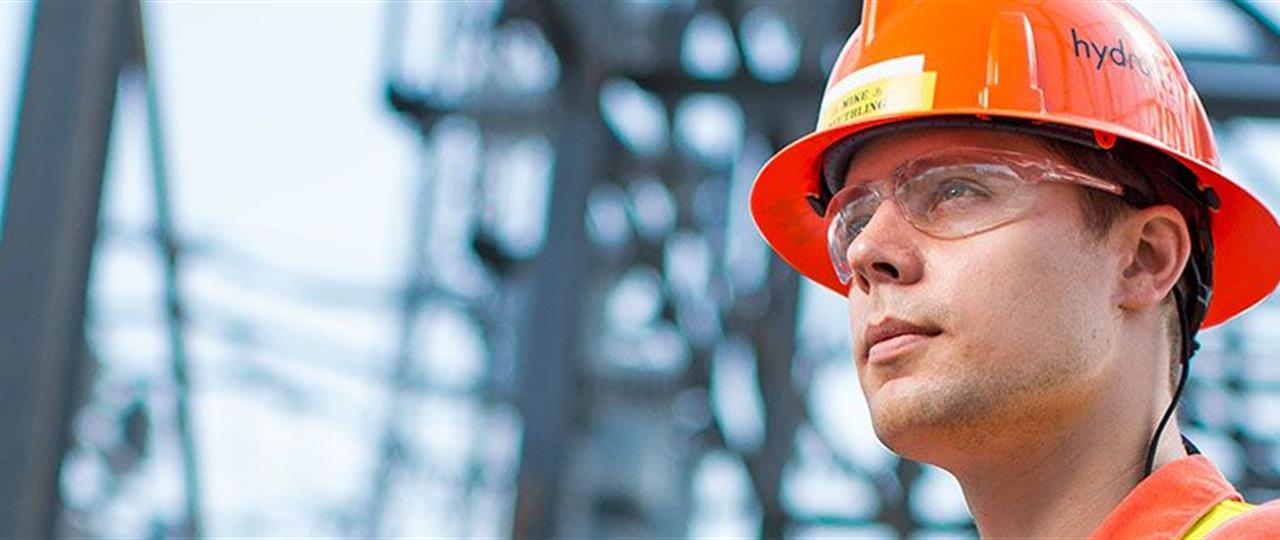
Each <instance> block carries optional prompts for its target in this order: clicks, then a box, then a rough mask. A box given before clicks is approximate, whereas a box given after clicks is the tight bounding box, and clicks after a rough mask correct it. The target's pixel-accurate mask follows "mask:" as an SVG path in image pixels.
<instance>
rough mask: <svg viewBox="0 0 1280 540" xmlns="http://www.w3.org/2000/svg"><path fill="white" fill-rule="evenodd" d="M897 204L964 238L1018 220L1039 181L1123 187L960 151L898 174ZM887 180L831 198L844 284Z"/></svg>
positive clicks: (1014, 156)
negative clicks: (856, 245) (851, 254)
mask: <svg viewBox="0 0 1280 540" xmlns="http://www.w3.org/2000/svg"><path fill="white" fill-rule="evenodd" d="M892 180H893V182H894V187H893V189H892V192H893V196H892V198H891V199H892V201H893V202H894V203H895V204H897V205H898V209H899V210H900V212H901V213H902V215H903V217H904V218H905V219H906V220H907V221H908V222H909V223H911V225H912V226H914V227H915V228H916V229H917V230H919V231H921V232H923V233H926V234H929V235H931V236H934V237H937V238H961V237H964V236H969V235H972V234H977V233H980V232H983V231H986V230H990V229H992V228H995V227H998V226H1000V225H1003V224H1005V223H1008V222H1010V221H1013V220H1015V219H1017V218H1018V217H1020V216H1021V215H1022V214H1023V213H1025V212H1026V211H1027V210H1028V209H1030V208H1031V206H1032V205H1033V204H1034V203H1035V190H1034V187H1033V186H1034V185H1035V184H1038V183H1041V182H1046V181H1055V182H1065V183H1073V184H1079V185H1083V186H1086V187H1090V188H1094V189H1100V190H1103V191H1107V192H1109V193H1113V194H1116V195H1119V194H1121V193H1122V192H1123V188H1122V187H1120V186H1119V185H1118V184H1115V183H1112V182H1108V181H1105V180H1101V179H1098V178H1094V177H1092V176H1088V175H1085V174H1083V173H1080V172H1078V171H1074V170H1071V169H1068V168H1065V167H1062V166H1059V165H1057V164H1055V163H1054V162H1053V161H1051V160H1049V159H1047V158H1041V157H1035V156H1029V155H1025V154H1021V153H1016V152H1008V151H1003V150H989V149H976V148H960V149H954V150H944V151H942V152H939V153H935V154H929V155H925V156H921V157H919V158H916V159H914V160H912V161H909V162H907V163H904V164H903V165H902V166H900V167H898V168H897V169H895V170H894V171H893V173H892ZM882 184H883V182H873V183H868V182H857V183H856V184H855V185H851V186H849V187H847V188H845V189H843V190H841V191H840V193H838V194H836V196H835V197H834V198H833V199H832V200H831V205H830V212H829V213H828V216H829V219H830V222H829V224H828V226H827V227H828V228H827V248H828V251H829V253H830V256H831V263H832V265H833V266H834V267H835V271H836V276H837V277H839V278H840V282H841V283H844V284H848V283H849V281H850V280H851V279H852V278H853V269H852V267H851V266H850V264H849V256H848V254H849V247H850V246H851V245H852V244H853V241H854V239H855V238H857V237H858V235H859V234H860V233H862V230H863V229H864V228H866V226H867V224H868V223H870V222H871V218H872V217H873V216H874V215H875V213H876V211H877V210H878V209H879V208H880V203H882V202H884V201H885V199H886V197H884V196H883V195H882V194H881V191H887V190H885V189H884V188H883V187H881V185H882Z"/></svg>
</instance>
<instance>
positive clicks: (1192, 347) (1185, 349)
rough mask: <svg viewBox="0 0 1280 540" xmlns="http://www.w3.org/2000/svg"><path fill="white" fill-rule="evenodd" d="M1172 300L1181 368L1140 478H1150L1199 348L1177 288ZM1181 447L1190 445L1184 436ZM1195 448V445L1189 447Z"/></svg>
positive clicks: (1148, 450) (1153, 436)
mask: <svg viewBox="0 0 1280 540" xmlns="http://www.w3.org/2000/svg"><path fill="white" fill-rule="evenodd" d="M1173 296H1174V300H1175V302H1176V303H1177V306H1176V307H1177V309H1178V324H1179V325H1180V326H1182V350H1181V351H1180V356H1181V357H1182V359H1181V364H1182V365H1181V366H1179V367H1180V369H1179V373H1178V387H1177V388H1175V389H1174V391H1173V399H1171V400H1169V407H1168V408H1166V409H1165V410H1164V416H1163V417H1161V418H1160V424H1158V425H1157V426H1156V432H1155V434H1153V435H1152V436H1151V444H1149V445H1147V461H1146V466H1145V467H1143V469H1142V477H1143V478H1146V477H1148V476H1151V468H1152V467H1153V466H1154V465H1155V461H1156V447H1157V446H1158V445H1159V444H1160V434H1161V433H1163V432H1164V426H1165V424H1168V423H1169V418H1170V417H1172V416H1173V411H1174V409H1176V408H1177V407H1178V399H1179V398H1180V397H1182V389H1183V388H1184V387H1185V386H1186V385H1187V375H1188V374H1190V373H1191V355H1193V354H1195V352H1196V349H1198V348H1200V344H1199V343H1196V341H1195V338H1193V337H1190V334H1189V333H1188V332H1189V329H1188V328H1187V315H1186V310H1185V309H1183V303H1182V302H1183V296H1182V292H1181V291H1179V290H1178V288H1177V287H1174V289H1173ZM1182 440H1183V446H1184V447H1186V445H1188V444H1190V443H1191V441H1190V440H1189V439H1187V438H1186V437H1185V436H1184V437H1183V438H1182ZM1191 448H1195V445H1191Z"/></svg>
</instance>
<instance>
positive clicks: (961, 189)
mask: <svg viewBox="0 0 1280 540" xmlns="http://www.w3.org/2000/svg"><path fill="white" fill-rule="evenodd" d="M984 195H986V193H985V192H984V191H983V190H981V189H979V188H978V187H977V186H975V185H974V184H973V181H971V180H968V179H964V178H953V179H950V180H947V181H946V182H943V183H942V185H941V186H940V187H939V189H938V202H944V201H949V200H953V199H959V198H962V197H981V196H984Z"/></svg>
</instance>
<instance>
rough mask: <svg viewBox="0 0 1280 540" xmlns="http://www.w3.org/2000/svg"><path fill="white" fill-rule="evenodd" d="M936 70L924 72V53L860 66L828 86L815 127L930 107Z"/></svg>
mask: <svg viewBox="0 0 1280 540" xmlns="http://www.w3.org/2000/svg"><path fill="white" fill-rule="evenodd" d="M937 78H938V74H937V72H933V71H929V72H926V71H924V56H923V55H915V56H904V57H902V58H894V59H891V60H885V61H883V62H878V63H875V64H872V65H870V66H867V67H864V68H862V69H859V70H857V71H854V72H853V73H850V74H849V75H846V76H845V77H844V78H843V79H840V82H838V83H836V84H834V85H832V86H831V88H830V89H828V90H827V93H826V95H825V96H823V99H822V107H821V109H820V110H821V113H820V115H819V117H818V130H819V131H821V130H824V129H830V128H833V127H837V126H843V125H845V124H849V123H850V122H853V121H854V120H858V119H860V118H865V117H868V116H874V115H880V114H889V113H898V112H908V111H923V110H929V109H932V108H933V91H934V87H935V86H936V84H937Z"/></svg>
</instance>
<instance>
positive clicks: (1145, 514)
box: [1090, 455, 1241, 540]
mask: <svg viewBox="0 0 1280 540" xmlns="http://www.w3.org/2000/svg"><path fill="white" fill-rule="evenodd" d="M1227 499H1233V500H1237V501H1239V500H1241V497H1240V493H1239V492H1237V491H1236V489H1235V488H1234V487H1232V486H1231V484H1230V483H1229V482H1227V480H1226V479H1225V478H1223V477H1222V473H1220V472H1218V468H1217V467H1214V465H1213V463H1212V462H1210V461H1209V460H1208V458H1206V457H1204V456H1201V455H1194V456H1187V457H1184V458H1179V459H1176V460H1174V461H1173V462H1171V463H1169V464H1167V465H1165V466H1163V467H1160V468H1159V469H1157V470H1156V471H1155V472H1154V473H1152V474H1151V476H1148V477H1147V478H1146V479H1144V480H1143V481H1142V482H1139V483H1138V485H1137V487H1135V488H1133V491H1130V492H1129V494H1128V495H1126V496H1125V498H1124V499H1123V500H1121V501H1120V504H1119V505H1118V506H1116V507H1115V509H1114V510H1112V511H1111V513H1110V514H1108V515H1107V517H1106V519H1104V520H1103V521H1102V525H1100V526H1099V527H1098V529H1097V530H1095V531H1094V532H1093V534H1092V535H1091V536H1090V538H1091V539H1099V540H1101V539H1104V538H1182V537H1183V536H1184V535H1185V534H1186V532H1187V531H1188V530H1190V529H1191V526H1192V525H1195V523H1196V521H1198V520H1199V519H1200V518H1201V517H1202V516H1204V515H1205V514H1207V513H1208V512H1209V510H1211V509H1212V508H1213V507H1214V505H1216V504H1218V503H1220V502H1222V501H1224V500H1227Z"/></svg>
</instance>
